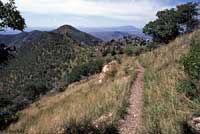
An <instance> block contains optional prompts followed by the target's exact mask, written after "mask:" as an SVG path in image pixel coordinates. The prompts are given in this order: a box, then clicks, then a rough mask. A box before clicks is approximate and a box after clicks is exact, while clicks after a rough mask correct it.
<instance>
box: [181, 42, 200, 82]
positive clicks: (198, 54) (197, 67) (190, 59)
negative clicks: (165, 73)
mask: <svg viewBox="0 0 200 134" xmlns="http://www.w3.org/2000/svg"><path fill="white" fill-rule="evenodd" d="M182 63H183V65H184V69H185V72H186V73H187V74H188V75H189V77H190V78H191V79H192V80H198V81H199V80H200V40H197V39H196V40H195V39H193V40H192V43H191V48H190V51H189V53H188V54H187V55H186V56H185V57H184V58H183V59H182Z"/></svg>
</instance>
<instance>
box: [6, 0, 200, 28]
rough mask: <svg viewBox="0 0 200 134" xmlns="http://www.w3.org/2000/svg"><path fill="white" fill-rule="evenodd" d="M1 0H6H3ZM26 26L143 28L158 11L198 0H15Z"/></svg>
mask: <svg viewBox="0 0 200 134" xmlns="http://www.w3.org/2000/svg"><path fill="white" fill-rule="evenodd" d="M3 1H4V2H5V1H7V0H3ZM15 1H16V5H17V7H18V9H19V10H20V11H21V13H22V15H23V17H24V18H25V20H26V24H27V27H43V28H52V27H58V26H61V25H64V24H70V25H73V26H77V27H110V26H123V25H132V26H136V27H139V28H142V27H143V26H144V25H145V24H146V23H148V22H149V21H150V20H153V19H155V14H156V12H157V11H158V10H162V9H166V8H171V7H175V5H177V4H181V3H186V2H191V1H198V0H15Z"/></svg>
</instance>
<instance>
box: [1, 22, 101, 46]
mask: <svg viewBox="0 0 200 134" xmlns="http://www.w3.org/2000/svg"><path fill="white" fill-rule="evenodd" d="M50 33H51V34H53V33H54V34H59V35H62V36H63V35H64V36H66V37H69V38H71V39H72V40H74V41H76V42H77V43H79V44H80V45H96V44H98V42H101V40H100V39H98V38H96V37H94V36H92V35H89V34H87V33H84V32H81V31H79V30H78V29H76V28H74V27H72V26H69V25H64V26H61V27H59V28H58V29H56V30H53V31H48V32H47V31H38V30H35V31H30V32H21V33H18V34H8V35H4V34H3V35H0V43H5V44H7V45H10V46H16V47H17V48H20V47H22V46H24V44H30V43H32V42H33V41H39V39H40V38H41V36H43V35H44V34H50Z"/></svg>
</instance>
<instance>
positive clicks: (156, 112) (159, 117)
mask: <svg viewBox="0 0 200 134" xmlns="http://www.w3.org/2000/svg"><path fill="white" fill-rule="evenodd" d="M192 38H200V30H198V31H196V32H194V33H192V34H189V35H184V36H183V37H179V38H177V39H176V40H175V41H173V42H171V43H169V44H168V45H166V46H162V47H161V48H159V49H156V50H154V51H152V52H147V53H145V54H142V55H141V56H139V57H138V59H139V61H140V63H142V65H143V66H144V68H145V78H144V82H145V83H144V84H145V85H144V97H145V98H144V99H145V107H144V113H143V115H144V120H143V122H144V125H143V126H144V127H143V128H141V133H142V134H143V133H144V134H147V133H148V134H158V133H159V134H190V132H188V130H187V127H185V126H184V124H185V121H186V118H187V115H188V114H190V113H191V112H194V111H198V110H200V103H199V102H195V101H191V100H190V99H189V98H187V97H186V94H185V93H184V92H180V91H179V89H178V88H179V85H180V82H181V81H182V80H184V79H185V78H186V77H187V76H186V75H185V73H184V70H183V66H182V65H181V63H180V58H181V57H182V56H183V55H184V54H186V53H187V52H188V48H189V44H190V42H191V40H192Z"/></svg>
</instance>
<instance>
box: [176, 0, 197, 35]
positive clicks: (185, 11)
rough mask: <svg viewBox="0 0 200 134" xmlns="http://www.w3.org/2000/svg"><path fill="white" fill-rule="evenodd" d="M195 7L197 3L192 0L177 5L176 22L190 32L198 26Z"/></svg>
mask: <svg viewBox="0 0 200 134" xmlns="http://www.w3.org/2000/svg"><path fill="white" fill-rule="evenodd" d="M197 7H198V4H197V3H192V2H189V3H187V4H184V5H180V6H177V19H178V23H179V24H181V25H184V26H185V27H186V32H191V31H193V30H194V29H195V28H196V27H197V26H198V23H199V20H198V17H197V16H198V15H199V13H198V10H199V9H198V8H197Z"/></svg>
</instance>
